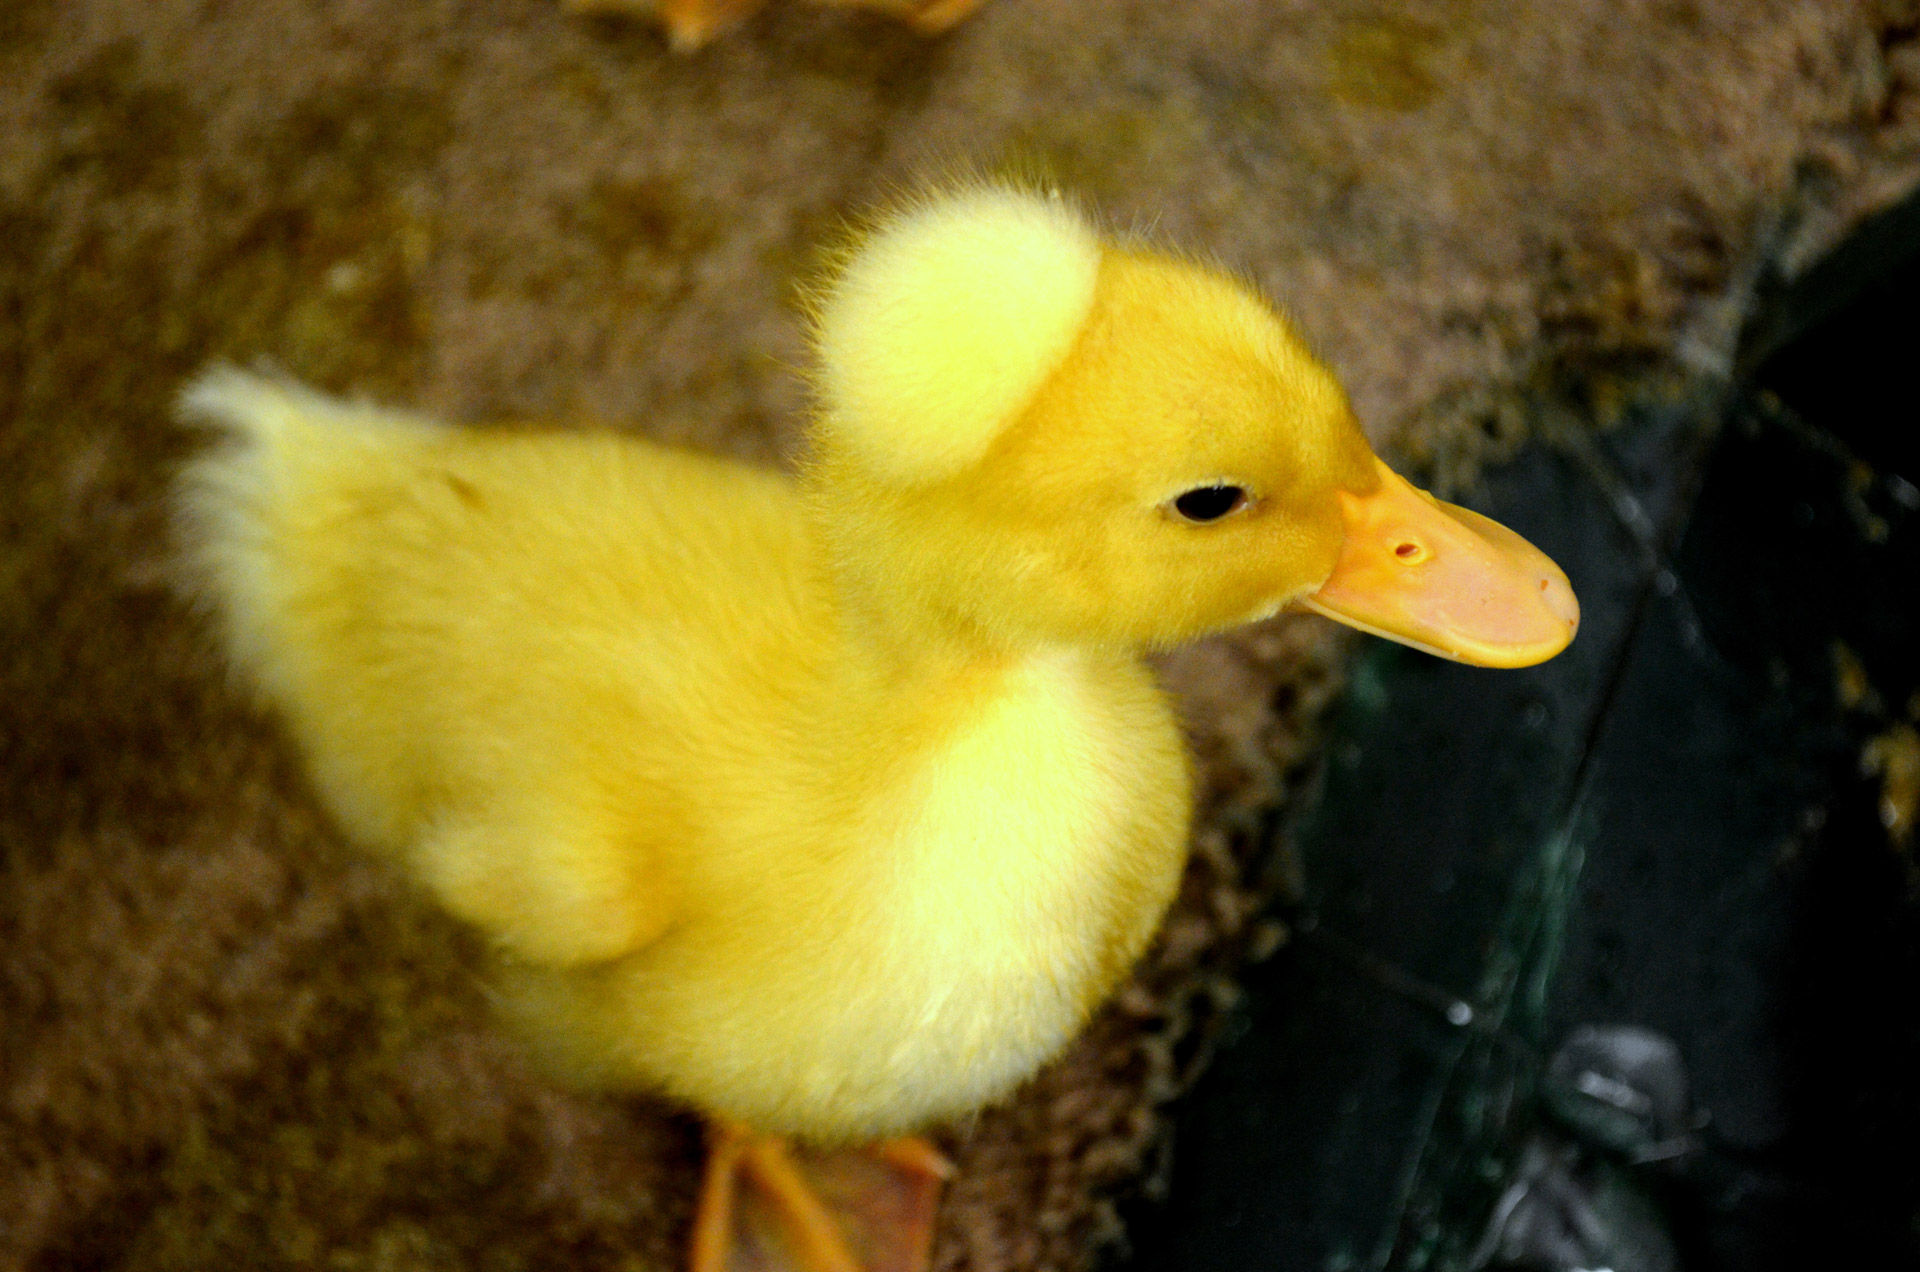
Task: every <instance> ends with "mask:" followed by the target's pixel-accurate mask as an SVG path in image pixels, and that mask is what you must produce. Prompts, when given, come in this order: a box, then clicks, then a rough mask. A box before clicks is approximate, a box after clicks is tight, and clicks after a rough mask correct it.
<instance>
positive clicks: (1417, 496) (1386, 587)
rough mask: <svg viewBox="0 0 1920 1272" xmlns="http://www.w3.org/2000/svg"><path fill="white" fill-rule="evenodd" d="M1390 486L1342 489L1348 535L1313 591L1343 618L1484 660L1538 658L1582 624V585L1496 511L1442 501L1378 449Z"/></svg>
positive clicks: (1438, 650) (1319, 606)
mask: <svg viewBox="0 0 1920 1272" xmlns="http://www.w3.org/2000/svg"><path fill="white" fill-rule="evenodd" d="M1374 464H1375V466H1376V467H1377V468H1378V469H1379V472H1380V488H1379V489H1378V490H1376V491H1374V492H1373V493H1372V494H1370V495H1354V494H1349V493H1347V492H1346V491H1344V490H1343V491H1341V492H1339V494H1340V511H1341V517H1342V520H1343V522H1344V527H1345V530H1346V538H1345V539H1344V540H1343V541H1342V543H1341V545H1340V559H1339V560H1338V561H1337V562H1335V564H1334V567H1333V574H1332V575H1331V576H1330V577H1329V578H1328V579H1327V581H1326V582H1325V583H1324V584H1322V585H1321V587H1320V590H1319V591H1317V592H1314V593H1313V594H1312V595H1310V596H1307V597H1305V598H1303V599H1302V601H1301V604H1304V605H1305V606H1306V607H1307V608H1308V609H1311V610H1314V611H1316V612H1317V613H1321V614H1325V615H1326V616H1327V617H1328V618H1331V619H1333V620H1335V621H1336V622H1341V623H1345V624H1346V625H1347V626H1349V627H1357V628H1359V629H1360V630H1361V631H1363V632H1372V633H1373V634H1374V635H1376V636H1384V637H1386V638H1387V639H1388V640H1397V641H1399V642H1400V643H1401V644H1403V645H1411V646H1413V647H1414V648H1415V649H1424V650H1425V651H1426V652H1428V653H1430V654H1438V655H1439V656H1440V657H1442V658H1451V659H1454V660H1455V661H1458V662H1464V663H1472V664H1474V665H1475V666H1479V667H1531V666H1532V665H1533V664H1535V663H1542V662H1545V661H1546V660H1547V659H1549V658H1551V657H1553V656H1554V655H1555V654H1557V653H1559V652H1560V651H1561V650H1563V649H1565V648H1566V647H1567V645H1568V644H1569V643H1570V642H1571V641H1572V640H1573V634H1574V632H1575V631H1576V630H1578V628H1579V626H1580V603H1579V602H1578V601H1577V600H1575V599H1574V596H1573V586H1572V585H1571V584H1569V583H1568V582H1567V576H1566V574H1565V573H1563V572H1562V571H1561V569H1560V567H1559V566H1557V565H1555V564H1554V563H1553V562H1552V560H1551V559H1549V558H1548V557H1547V555H1546V553H1544V552H1542V551H1540V549H1538V548H1536V547H1534V546H1533V545H1532V544H1531V543H1528V542H1527V541H1526V540H1525V539H1522V538H1521V537H1520V536H1519V535H1517V534H1515V533H1514V532H1513V531H1511V530H1509V529H1507V528H1506V527H1505V526H1503V525H1501V524H1500V523H1499V522H1497V521H1491V520H1489V519H1487V518H1486V517H1483V516H1481V515H1480V514H1479V513H1477V512H1470V511H1468V510H1467V509H1465V508H1458V507H1455V506H1454V505H1453V504H1447V503H1441V502H1440V501H1439V500H1438V499H1435V498H1434V497H1433V496H1432V495H1430V494H1428V493H1427V492H1426V491H1424V490H1420V489H1417V488H1415V487H1414V486H1411V485H1409V484H1408V483H1407V481H1406V480H1405V479H1404V478H1402V477H1401V476H1400V475H1399V474H1398V473H1396V472H1394V471H1393V470H1392V469H1391V468H1388V467H1387V466H1386V465H1385V464H1383V463H1381V462H1380V461H1379V460H1378V459H1376V460H1374Z"/></svg>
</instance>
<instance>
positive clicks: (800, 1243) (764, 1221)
mask: <svg viewBox="0 0 1920 1272" xmlns="http://www.w3.org/2000/svg"><path fill="white" fill-rule="evenodd" d="M952 1173H953V1168H952V1166H950V1165H949V1164H948V1163H947V1160H946V1158H944V1157H942V1156H941V1155H940V1152H939V1150H938V1149H936V1148H934V1147H933V1146H932V1145H931V1144H929V1143H927V1142H926V1141H925V1140H918V1139H903V1140H889V1141H886V1142H885V1143H882V1144H878V1145H875V1146H873V1147H871V1148H867V1149H852V1150H841V1151H835V1152H816V1151H812V1150H808V1149H797V1148H794V1147H792V1146H790V1145H789V1144H788V1143H787V1142H786V1141H785V1140H782V1139H780V1138H777V1137H774V1136H761V1135H754V1134H753V1133H751V1132H749V1131H747V1130H745V1129H743V1128H741V1127H738V1126H735V1125H731V1124H727V1123H721V1122H715V1123H714V1124H713V1127H712V1132H711V1135H710V1137H709V1147H708V1155H707V1168H706V1176H705V1181H704V1183H703V1184H702V1187H701V1193H700V1204H699V1209H698V1211H697V1212H696V1214H695V1216H694V1225H693V1240H692V1259H691V1266H692V1272H922V1270H923V1269H924V1268H925V1267H926V1264H927V1253H928V1250H929V1249H930V1247H931V1245H932V1241H933V1216H934V1210H935V1208H936V1206H937V1205H938V1203H939V1199H940V1188H941V1186H942V1184H943V1183H944V1182H945V1181H946V1179H947V1178H948V1176H950V1175H951V1174H952ZM743 1179H744V1180H745V1181H746V1183H747V1184H748V1185H749V1186H748V1187H745V1188H743V1187H741V1186H740V1185H741V1181H742V1180H743Z"/></svg>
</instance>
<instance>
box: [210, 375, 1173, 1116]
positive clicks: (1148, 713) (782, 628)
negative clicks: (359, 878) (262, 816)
mask: <svg viewBox="0 0 1920 1272" xmlns="http://www.w3.org/2000/svg"><path fill="white" fill-rule="evenodd" d="M194 402H195V406H196V408H197V409H198V410H200V411H201V412H203V413H204V414H206V415H208V416H211V417H213V418H216V419H220V420H224V421H226V422H227V424H228V426H229V427H230V428H232V429H235V430H237V431H238V433H239V436H240V440H241V446H240V447H239V448H238V449H237V450H231V451H227V452H223V453H221V454H220V457H219V458H218V459H216V460H215V461H213V463H214V464H216V465H219V466H218V467H214V468H211V469H205V470H203V471H202V474H201V478H200V480H201V481H202V486H201V489H202V490H203V491H210V492H217V493H215V494H214V496H213V498H212V500H211V506H212V507H214V508H216V509H219V510H220V514H219V515H222V516H226V517H229V518H240V517H246V518H254V520H249V521H247V522H245V523H244V524H245V527H246V528H245V530H244V532H242V531H241V530H240V529H239V527H238V526H237V525H234V526H230V527H229V536H230V537H228V538H226V539H224V540H217V541H222V542H228V543H235V544H237V543H242V542H244V543H245V544H246V545H247V547H246V550H245V554H244V555H240V554H239V553H235V554H234V559H231V560H229V562H228V563H227V564H226V566H225V567H224V569H225V574H226V577H228V578H229V579H232V580H234V581H235V582H244V587H242V588H236V589H234V590H233V591H231V592H230V594H229V595H230V598H231V599H230V601H229V605H228V613H229V615H230V619H229V640H230V642H231V644H232V646H233V647H234V648H235V649H237V650H242V651H246V653H245V655H244V657H245V659H246V661H247V664H248V666H249V669H250V671H251V672H252V674H253V676H254V678H255V679H256V681H257V682H258V683H260V684H261V685H262V686H263V687H264V688H265V689H266V691H267V693H268V695H269V696H270V697H271V699H272V700H273V701H274V702H276V703H278V704H279V705H280V706H281V707H282V709H283V710H284V711H285V713H286V714H287V716H288V718H289V721H290V724H291V727H292V729H293V732H294V734H295V736H296V737H297V738H298V740H299V742H300V743H301V746H302V749H303V751H304V752H305V753H306V754H307V755H308V756H309V757H310V758H311V761H312V766H313V769H314V772H315V776H316V779H317V782H318V785H319V786H320V788H321V790H322V792H323V793H324V795H325V797H326V800H327V803H328V804H329V806H330V807H331V808H332V809H333V810H334V812H335V813H336V814H337V815H338V816H339V818H340V820H341V821H342V823H343V825H344V826H345V827H346V829H347V830H348V832H349V833H350V834H351V835H352V836H353V837H354V838H356V839H358V840H360V841H361V842H363V843H366V844H369V845H373V846H377V847H379V848H380V849H382V850H384V851H385V852H387V853H389V854H391V855H393V856H395V857H397V858H398V859H400V860H401V861H402V862H404V863H405V864H406V865H407V866H408V867H409V868H410V870H411V872H412V873H414V874H415V875H417V876H418V877H419V878H421V879H422V880H424V881H425V882H426V883H427V884H428V886H429V887H430V888H431V889H432V890H433V891H434V893H435V894H436V896H437V897H438V898H439V900H440V901H441V902H442V903H443V904H444V905H445V906H446V907H447V908H448V909H450V910H451V911H452V912H453V913H455V914H456V915H459V916H460V917H462V918H465V919H468V920H470V921H472V922H475V923H477V924H479V925H480V926H481V927H482V928H483V929H485V930H486V931H488V932H490V933H492V934H494V935H495V936H496V937H497V938H498V939H499V940H500V941H501V942H502V943H503V944H504V945H505V946H506V947H507V949H509V950H510V951H512V952H513V953H514V954H516V955H518V956H519V957H518V959H517V960H516V963H515V966H514V969H513V971H512V972H511V973H510V974H509V975H508V977H507V981H506V983H507V984H508V985H509V986H511V987H512V991H513V992H511V993H510V996H509V997H510V1001H511V1002H512V1003H513V1004H514V1007H515V1009H516V1014H518V1015H519V1016H520V1018H521V1020H522V1022H523V1023H524V1024H525V1025H526V1026H527V1030H526V1032H527V1033H528V1035H529V1036H530V1037H531V1038H533V1039H534V1040H535V1043H536V1046H538V1047H539V1049H540V1050H542V1051H543V1052H545V1053H546V1054H547V1055H548V1056H549V1057H550V1058H551V1059H552V1060H553V1061H554V1062H555V1063H556V1065H557V1066H558V1067H560V1068H561V1069H563V1070H564V1071H567V1072H569V1073H572V1074H575V1075H577V1076H580V1077H582V1078H585V1079H589V1080H591V1081H594V1082H596V1083H600V1084H611V1085H616V1086H631V1085H644V1086H651V1087H657V1088H664V1089H665V1090H667V1091H669V1092H671V1093H673V1094H674V1095H677V1096H679V1097H680V1098H682V1099H685V1100H688V1101H690V1102H692V1103H694V1104H695V1105H697V1106H699V1107H702V1108H707V1109H711V1110H715V1111H718V1112H722V1113H724V1114H726V1115H728V1116H731V1117H732V1118H734V1119H735V1120H738V1121H741V1122H744V1123H748V1124H750V1125H753V1126H756V1127H760V1128H765V1129H769V1130H779V1131H786V1132H793V1133H800V1134H804V1135H807V1136H809V1137H812V1138H816V1139H826V1140H847V1139H854V1138H865V1137H871V1136H877V1135H881V1134H893V1133H898V1132H900V1131H903V1130H906V1129H910V1128H913V1127H916V1126H921V1125H925V1124H927V1123H928V1122H931V1121H934V1120H938V1119H940V1118H943V1117H949V1116H952V1115H955V1114H958V1113H961V1112H965V1111H969V1110H971V1109H974V1108H977V1107H979V1106H980V1105H982V1104H984V1103H987V1102H989V1101H990V1100H992V1099H994V1098H995V1097H997V1096H998V1095H1000V1094H1002V1093H1003V1092H1004V1091H1005V1090H1006V1089H1007V1088H1008V1087H1010V1086H1011V1085H1013V1084H1014V1083H1017V1082H1018V1081H1019V1080H1020V1079H1022V1078H1023V1077H1025V1076H1026V1075H1027V1074H1028V1073H1030V1072H1031V1071H1032V1070H1033V1069H1034V1068H1035V1067H1037V1066H1038V1065H1039V1064H1040V1063H1041V1062H1042V1061H1043V1060H1044V1059H1045V1058H1046V1057H1048V1056H1050V1055H1051V1054H1053V1053H1054V1052H1056V1051H1058V1050H1059V1049H1060V1048H1061V1047H1062V1046H1063V1045H1064V1044H1065V1042H1066V1041H1067V1040H1068V1039H1069V1038H1071V1037H1072V1035H1073V1033H1074V1032H1075V1031H1076V1030H1077V1029H1078V1027H1079V1025H1080V1024H1081V1023H1082V1021H1083V1020H1084V1019H1085V1017H1086V1015H1087V1013H1088V1012H1089V1011H1090V1010H1091V1008H1092V1006H1093V1005H1094V1004H1095V1003H1097V1002H1098V1001H1099V1000H1100V999H1101V998H1102V997H1103V996H1104V994H1105V993H1106V991H1107V990H1108V989H1110V988H1111V987H1112V985H1113V983H1114V982H1115V981H1116V980H1117V979H1118V978H1119V977H1120V976H1121V975H1122V974H1124V972H1125V970H1126V969H1127V967H1128V966H1129V965H1130V964H1131V962H1132V961H1133V960H1134V959H1135V958H1136V957H1137V956H1138V954H1139V952H1140V950H1141V949H1142V948H1143V947H1144V945H1145V943H1146V941H1147V940H1148V938H1149V937H1150V935H1151V933H1152V931H1153V928H1154V925H1155V924H1156V923H1157V922H1158V919H1159V916H1160V914H1161V913H1162V912H1163V910H1164V909H1165V907H1166V905H1167V903H1168V901H1169V899H1170V897H1171V895H1172V891H1173V888H1174V886H1175V884H1176V882H1177V879H1178V875H1179V870H1180V864H1181V860H1182V856H1183V853H1184V849H1185V839H1186V830H1187V807H1188V797H1187V775H1186V768H1185V763H1184V760H1183V758H1182V749H1181V743H1180V738H1179V733H1178V730H1177V727H1176V726H1175V723H1174V721H1173V718H1172V715H1171V713H1170V711H1169V709H1168V707H1167V705H1166V702H1165V700H1164V698H1163V697H1162V695H1161V694H1160V692H1159V691H1158V690H1157V689H1156V688H1155V686H1154V685H1153V683H1152V681H1151V678H1150V677H1149V675H1148V674H1147V673H1146V671H1145V670H1144V668H1142V667H1141V666H1140V665H1139V663H1138V662H1137V661H1136V660H1135V659H1133V658H1131V657H1130V656H1127V655H1124V654H1118V653H1106V652H1100V651H1089V650H1081V649H1074V648H1069V647H1055V648H1041V649H1030V650H1022V651H1018V652H1007V651H1002V650H992V649H981V648H979V647H977V646H971V645H970V644H969V643H968V642H967V641H966V640H965V639H963V637H962V635H961V634H960V633H957V632H942V631H938V630H927V629H922V630H919V631H917V632H915V633H914V634H913V636H912V637H910V638H905V639H903V638H902V636H901V634H900V633H898V632H888V631H887V630H886V629H885V628H884V627H883V626H880V624H881V622H882V619H881V616H877V615H864V614H861V613H858V612H848V611H846V610H845V609H843V608H841V607H840V606H838V605H836V604H835V601H834V598H833V594H832V586H831V569H830V566H829V564H828V562H827V561H826V560H825V557H824V554H823V551H822V548H821V546H820V544H819V543H818V542H817V541H816V539H815V538H814V536H813V534H812V533H811V531H810V529H809V525H808V521H807V516H806V513H805V502H804V500H803V498H802V495H801V492H800V491H799V489H798V488H797V487H796V486H795V484H794V483H793V482H792V481H791V480H790V479H788V478H786V477H783V476H781V475H779V474H775V473H770V472H765V471H762V470H758V469H753V468H749V467H746V466H743V465H738V464H733V463H728V462H726V461H723V460H719V459H715V458H710V457H707V456H702V455H696V454H691V453H687V452H683V451H676V450H671V449H668V448H664V447H660V446H656V445H651V444H649V443H646V442H642V441H639V440H636V439H632V438H628V437H622V436H617V435H613V434H605V435H592V434H586V435H581V434H525V433H503V432H478V431H472V430H460V429H452V428H445V427H440V426H436V425H432V424H426V423H422V422H419V421H416V420H412V419H407V418H403V417H396V416H391V415H386V414H382V413H379V412H375V411H370V410H367V409H364V408H356V407H349V406H343V405H340V404H337V403H334V402H330V401H328V400H326V399H322V398H319V397H317V396H315V395H312V394H308V393H304V392H302V391H300V390H297V389H292V388H289V387H287V386H283V385H278V384H275V383H272V382H270V381H265V380H261V379H257V378H253V377H245V376H240V375H238V374H233V373H228V374H226V375H222V376H218V377H216V378H213V379H210V380H208V381H205V382H204V383H203V384H202V386H201V388H200V389H199V390H198V393H197V396H196V398H195V399H194ZM208 502H209V501H208V500H206V499H203V505H202V506H203V507H204V506H208ZM876 969H884V974H883V975H876V974H875V973H876Z"/></svg>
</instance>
